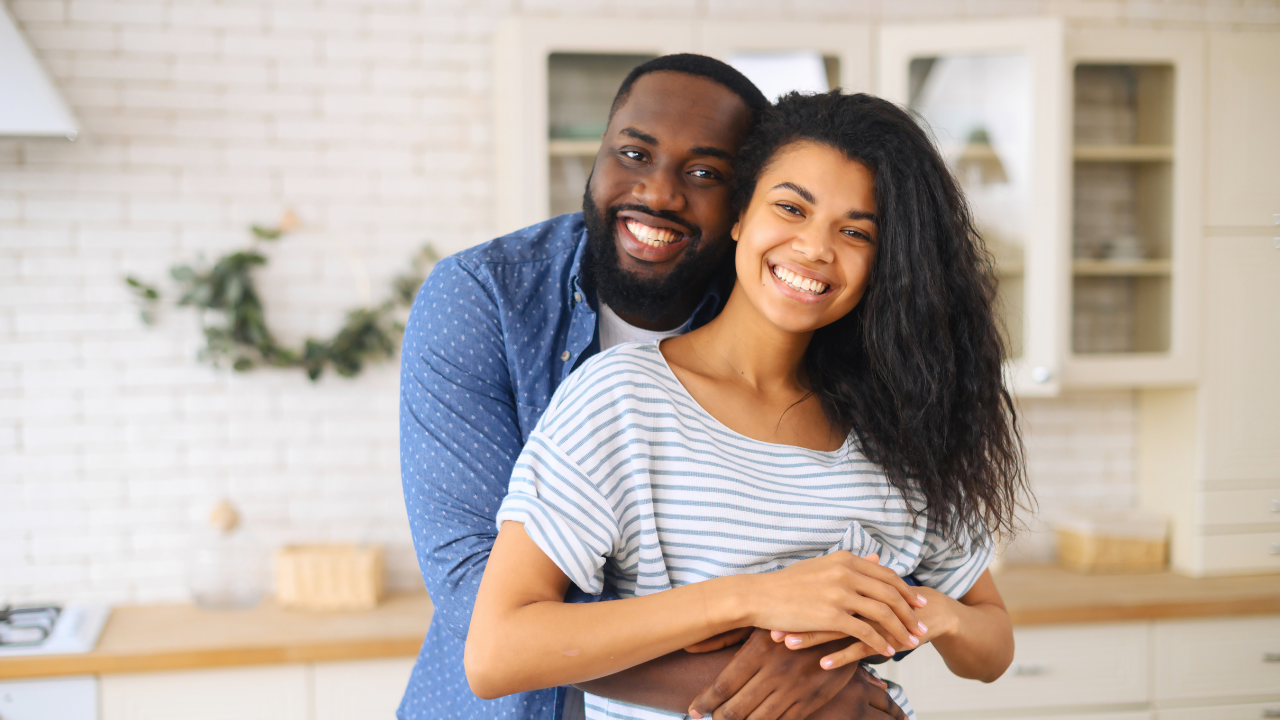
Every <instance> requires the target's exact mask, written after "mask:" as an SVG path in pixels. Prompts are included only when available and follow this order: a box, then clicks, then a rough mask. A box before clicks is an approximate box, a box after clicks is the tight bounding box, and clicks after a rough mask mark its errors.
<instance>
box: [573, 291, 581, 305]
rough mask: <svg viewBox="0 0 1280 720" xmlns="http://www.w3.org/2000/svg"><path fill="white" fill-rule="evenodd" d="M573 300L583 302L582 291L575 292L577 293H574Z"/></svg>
mask: <svg viewBox="0 0 1280 720" xmlns="http://www.w3.org/2000/svg"><path fill="white" fill-rule="evenodd" d="M573 301H574V302H579V303H580V302H582V293H580V292H575V293H574V294H573Z"/></svg>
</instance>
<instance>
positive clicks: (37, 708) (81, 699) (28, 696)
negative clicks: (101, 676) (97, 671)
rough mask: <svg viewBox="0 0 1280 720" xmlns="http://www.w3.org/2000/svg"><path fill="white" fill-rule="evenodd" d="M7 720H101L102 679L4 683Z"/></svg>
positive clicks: (1, 697)
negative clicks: (99, 693)
mask: <svg viewBox="0 0 1280 720" xmlns="http://www.w3.org/2000/svg"><path fill="white" fill-rule="evenodd" d="M0 718H4V720H98V678H96V677H94V676H92V675H85V676H81V677H63V678H47V679H46V678H41V679H39V680H5V681H3V682H0Z"/></svg>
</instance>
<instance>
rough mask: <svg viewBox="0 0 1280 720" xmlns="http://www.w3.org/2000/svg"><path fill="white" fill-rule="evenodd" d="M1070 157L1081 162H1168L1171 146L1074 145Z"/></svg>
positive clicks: (1170, 155) (1170, 156)
mask: <svg viewBox="0 0 1280 720" xmlns="http://www.w3.org/2000/svg"><path fill="white" fill-rule="evenodd" d="M1072 157H1073V158H1074V159H1076V160H1078V161H1081V162H1169V161H1171V160H1173V146H1171V145H1076V146H1075V150H1074V151H1073V152H1072Z"/></svg>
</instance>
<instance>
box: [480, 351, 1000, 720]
mask: <svg viewBox="0 0 1280 720" xmlns="http://www.w3.org/2000/svg"><path fill="white" fill-rule="evenodd" d="M913 502H914V503H915V504H916V506H917V507H919V506H920V505H922V504H923V503H922V499H920V498H913ZM507 520H512V521H515V522H520V523H524V526H525V531H526V532H527V533H528V534H529V537H530V538H531V539H532V540H533V541H534V543H536V544H537V545H538V547H539V548H541V549H542V551H543V552H545V553H546V554H547V557H549V558H551V560H552V561H553V562H555V564H556V565H557V566H559V568H560V569H561V570H562V571H564V573H565V575H567V576H568V577H569V579H570V580H571V581H572V582H573V583H574V584H575V585H577V586H578V587H580V588H582V589H583V590H584V591H586V592H589V593H593V594H594V593H599V592H601V590H603V588H604V585H605V583H606V582H608V583H609V585H610V586H611V587H614V588H616V590H617V593H618V595H619V596H620V597H623V598H626V597H633V596H636V595H648V594H650V593H655V592H660V591H662V590H667V589H670V588H673V587H678V586H681V585H687V584H689V583H694V582H698V581H700V580H706V579H708V578H714V577H721V576H725V575H736V574H742V573H761V572H769V571H772V570H777V569H779V568H782V567H785V566H787V565H790V564H791V563H794V562H796V561H797V560H804V559H807V558H812V557H817V556H820V555H824V554H826V553H829V552H833V551H836V550H848V551H850V552H853V553H855V554H857V555H866V554H868V553H873V552H876V553H879V554H880V562H881V564H882V565H885V566H888V567H889V568H891V569H893V570H894V571H895V572H897V573H898V574H899V575H913V576H914V577H915V578H916V580H918V581H919V582H920V583H921V584H923V585H927V586H929V587H932V588H936V589H937V590H939V591H941V592H943V593H946V594H947V595H949V596H951V597H954V598H959V597H960V596H962V595H964V594H965V593H966V592H968V590H969V588H970V586H972V585H973V583H974V581H975V580H977V578H978V576H979V575H981V574H982V571H983V570H984V569H986V567H987V563H988V562H989V561H990V557H991V553H990V547H991V543H990V542H989V541H988V539H987V538H981V539H979V542H974V543H963V544H962V547H963V550H962V551H956V550H955V549H954V548H953V547H952V545H951V543H949V542H948V541H947V539H946V538H943V537H941V536H940V535H939V534H938V533H936V532H934V531H933V530H932V529H931V528H930V527H929V526H928V520H927V515H926V516H924V517H922V518H921V519H920V521H919V523H918V524H913V522H912V518H911V515H910V513H909V511H908V510H907V506H906V503H905V502H904V500H903V497H902V495H901V494H900V493H899V492H898V491H897V490H896V489H894V488H893V487H892V486H891V485H890V484H889V483H888V481H887V480H886V479H885V477H884V474H883V473H882V472H881V471H880V469H879V468H878V467H877V466H875V465H873V464H872V463H870V462H868V461H867V460H866V459H865V458H863V457H862V455H861V453H860V452H859V451H858V448H857V445H856V442H855V441H854V440H853V439H852V436H851V437H850V439H849V440H846V441H845V444H844V446H843V447H841V448H840V449H839V450H836V451H833V452H825V451H819V450H809V449H806V448H802V447H795V446H792V445H778V444H774V443H768V442H762V441H759V440H753V439H751V438H748V437H745V436H743V435H741V434H739V433H736V432H734V431H732V430H730V429H729V428H727V427H725V426H724V425H723V424H721V423H720V422H719V421H718V420H716V419H715V418H713V417H712V416H711V415H710V414H708V413H707V412H706V411H705V410H703V409H702V408H701V407H700V406H699V405H698V403H697V402H696V401H695V400H694V399H693V397H692V396H690V395H689V393H688V392H687V391H686V390H685V389H684V386H683V385H681V384H680V382H679V380H677V379H676V377H675V375H674V374H673V373H672V372H671V368H670V367H669V366H668V365H667V363H666V360H665V359H664V358H663V356H662V353H661V352H660V351H659V349H658V343H657V342H654V343H644V344H640V343H633V344H626V345H619V346H617V347H614V348H610V349H609V350H606V351H605V352H602V353H600V354H599V355H597V356H595V357H594V358H592V359H590V360H589V361H587V362H586V363H584V364H583V365H582V367H581V368H579V369H578V370H577V371H575V372H574V373H573V374H572V375H571V376H570V377H569V378H567V379H566V380H565V381H564V383H563V384H561V385H560V387H559V389H558V390H556V393H555V396H554V397H552V399H551V404H550V405H549V406H548V408H547V411H546V413H544V414H543V416H542V419H541V420H540V421H539V422H538V425H537V427H536V428H535V429H534V431H533V434H532V435H531V436H530V437H529V442H528V443H527V444H526V445H525V448H524V450H523V451H522V452H521V453H520V457H519V459H517V460H516V464H515V468H514V470H513V472H512V476H511V486H510V488H509V490H508V494H507V497H506V499H505V500H504V501H503V503H502V507H501V508H500V509H499V510H498V516H497V522H498V525H499V526H501V524H502V523H503V522H504V521H507ZM890 694H891V696H892V697H893V700H894V702H896V703H897V704H898V705H899V707H901V708H902V709H903V710H904V711H906V712H907V714H908V715H909V716H912V717H914V715H913V713H912V712H911V708H910V705H909V704H908V703H907V700H906V696H905V695H904V694H903V692H902V689H901V688H900V687H898V686H897V685H894V684H892V683H890ZM585 700H586V715H587V718H588V720H605V719H606V718H609V719H614V718H636V719H645V720H658V719H662V720H669V719H670V718H678V717H681V715H679V714H673V713H667V712H661V711H655V710H652V709H649V708H644V707H640V706H637V705H631V704H629V703H623V702H619V701H616V700H609V699H607V698H602V697H597V696H593V695H590V694H588V695H586V698H585Z"/></svg>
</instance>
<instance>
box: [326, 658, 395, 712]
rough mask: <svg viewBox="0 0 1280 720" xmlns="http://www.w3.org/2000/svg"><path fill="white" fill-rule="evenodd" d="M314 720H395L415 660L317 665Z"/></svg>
mask: <svg viewBox="0 0 1280 720" xmlns="http://www.w3.org/2000/svg"><path fill="white" fill-rule="evenodd" d="M312 672H314V673H315V718H314V720H363V719H364V718H368V720H374V719H375V718H384V719H385V720H390V719H391V718H393V717H395V714H396V708H397V707H399V706H400V698H402V697H403V696H404V689H405V687H406V686H407V685H408V684H409V673H411V672H413V658H391V659H387V660H359V661H355V662H330V663H316V664H315V665H313V666H312Z"/></svg>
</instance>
